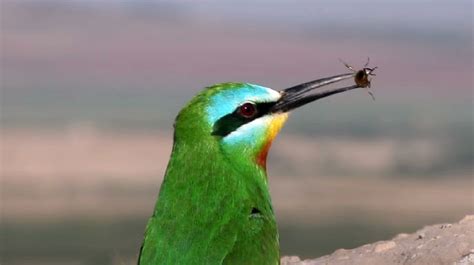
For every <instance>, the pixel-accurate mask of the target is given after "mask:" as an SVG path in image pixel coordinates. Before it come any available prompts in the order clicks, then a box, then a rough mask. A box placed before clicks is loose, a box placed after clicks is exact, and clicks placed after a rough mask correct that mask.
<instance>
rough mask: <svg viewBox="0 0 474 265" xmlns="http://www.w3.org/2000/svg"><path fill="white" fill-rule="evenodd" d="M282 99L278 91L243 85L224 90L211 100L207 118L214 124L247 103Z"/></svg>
mask: <svg viewBox="0 0 474 265" xmlns="http://www.w3.org/2000/svg"><path fill="white" fill-rule="evenodd" d="M279 98H280V93H278V92H277V91H275V90H273V89H271V88H268V87H263V86H259V85H253V84H241V85H239V86H238V87H232V88H231V89H223V90H221V91H219V92H218V93H216V94H214V95H213V96H212V97H211V98H210V101H209V102H210V103H209V106H208V107H207V117H208V120H209V122H210V124H214V123H215V122H216V121H217V120H219V119H220V118H222V117H223V116H225V115H227V114H230V113H232V112H234V111H235V109H236V108H237V107H238V106H240V105H241V104H242V103H244V102H246V101H252V102H255V103H263V102H275V101H277V100H278V99H279Z"/></svg>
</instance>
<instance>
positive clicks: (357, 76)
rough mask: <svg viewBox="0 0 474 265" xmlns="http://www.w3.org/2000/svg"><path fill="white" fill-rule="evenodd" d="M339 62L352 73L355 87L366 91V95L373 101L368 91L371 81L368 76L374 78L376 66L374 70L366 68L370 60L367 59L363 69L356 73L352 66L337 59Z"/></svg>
mask: <svg viewBox="0 0 474 265" xmlns="http://www.w3.org/2000/svg"><path fill="white" fill-rule="evenodd" d="M339 61H341V63H342V64H344V66H346V67H347V69H349V70H351V71H352V72H354V82H355V83H356V85H357V86H358V87H361V88H365V89H366V90H367V93H369V95H370V96H371V97H372V99H373V100H375V97H374V94H373V93H372V92H371V91H370V90H369V88H370V82H371V81H372V79H371V78H370V76H375V74H374V73H373V72H374V71H375V69H377V66H375V67H374V68H369V67H368V66H369V62H370V58H367V62H366V63H365V65H364V68H362V69H361V70H358V71H356V70H354V68H353V67H352V66H350V65H349V64H347V63H346V62H344V61H343V60H341V59H339Z"/></svg>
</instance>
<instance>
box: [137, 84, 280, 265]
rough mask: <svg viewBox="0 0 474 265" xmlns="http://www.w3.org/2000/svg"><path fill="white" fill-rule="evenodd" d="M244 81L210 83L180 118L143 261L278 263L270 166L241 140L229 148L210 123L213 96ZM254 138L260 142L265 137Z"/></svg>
mask: <svg viewBox="0 0 474 265" xmlns="http://www.w3.org/2000/svg"><path fill="white" fill-rule="evenodd" d="M242 86H244V84H223V85H219V86H215V87H211V88H209V89H207V90H205V91H203V92H201V93H200V94H199V95H197V96H196V97H195V98H194V99H193V100H192V101H191V102H190V103H189V104H188V105H187V106H186V107H185V108H184V109H183V110H182V111H181V112H180V114H179V115H178V117H177V119H176V123H175V135H174V145H173V151H172V154H171V158H170V161H169V164H168V168H167V170H166V174H165V177H164V181H163V183H162V186H161V189H160V194H159V198H158V201H157V203H156V206H155V210H154V212H153V215H152V217H151V218H150V220H149V221H148V225H147V228H146V232H145V239H144V242H143V246H142V249H141V251H140V257H139V261H138V264H139V265H158V264H170V265H178V264H183V265H184V264H185V265H192V264H210V265H213V264H234V265H238V264H245V265H252V264H256V265H265V264H279V259H280V255H279V243H278V230H277V226H276V222H275V217H274V213H273V209H272V206H271V199H270V195H269V190H268V183H267V176H266V172H265V169H264V168H262V167H261V166H259V165H257V164H256V163H255V160H254V159H253V158H252V159H249V157H248V156H249V155H250V154H254V153H255V150H251V152H249V153H246V152H245V151H243V152H242V150H243V149H242V146H238V145H236V146H227V147H226V148H227V149H226V150H223V147H222V142H221V141H222V137H221V136H214V135H212V129H213V128H212V124H209V123H208V122H207V120H206V111H207V108H208V106H209V105H210V104H211V102H210V99H211V98H213V97H214V96H215V95H217V94H219V93H221V92H222V91H224V90H233V89H239V88H240V87H242ZM255 141H256V145H255V146H261V144H259V143H258V141H262V139H255ZM233 148H235V150H233ZM233 151H235V152H233Z"/></svg>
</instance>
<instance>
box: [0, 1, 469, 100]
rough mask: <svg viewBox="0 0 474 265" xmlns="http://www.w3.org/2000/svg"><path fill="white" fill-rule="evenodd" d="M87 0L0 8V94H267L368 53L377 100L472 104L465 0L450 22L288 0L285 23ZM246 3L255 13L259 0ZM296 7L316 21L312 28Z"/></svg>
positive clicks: (426, 13)
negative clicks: (244, 90)
mask: <svg viewBox="0 0 474 265" xmlns="http://www.w3.org/2000/svg"><path fill="white" fill-rule="evenodd" d="M98 2H100V1H87V2H82V3H81V2H77V1H76V2H75V3H69V4H64V3H63V4H60V2H54V1H50V2H39V1H22V2H17V3H15V2H13V1H9V2H7V3H5V4H3V8H2V17H3V19H2V20H3V23H2V24H3V26H2V68H3V72H4V86H5V88H6V89H7V90H8V89H19V90H25V91H29V90H34V89H38V87H49V88H51V87H52V88H58V89H61V90H67V89H74V88H76V87H81V88H84V89H87V88H89V89H92V90H94V89H98V90H100V89H108V88H111V87H112V88H114V87H121V88H122V89H130V90H140V89H142V88H144V87H154V88H155V89H156V90H158V91H160V90H166V89H174V88H176V87H182V88H183V89H192V90H196V89H199V88H200V87H201V86H204V85H208V84H211V83H214V82H223V81H246V82H254V83H259V84H262V85H266V86H270V87H274V88H277V89H278V88H282V86H283V87H284V86H290V85H293V84H295V83H300V82H305V81H309V80H311V79H315V78H319V77H321V76H327V75H333V74H337V73H342V72H346V69H345V68H344V66H343V65H342V64H341V63H340V62H339V61H338V58H342V59H344V60H346V61H347V62H349V63H350V64H353V65H354V66H355V67H360V66H362V65H363V63H365V60H366V57H367V56H370V57H371V59H372V62H373V64H372V65H377V66H379V70H378V76H377V78H376V80H375V82H374V84H375V86H376V87H377V88H379V89H382V90H383V89H386V90H387V91H386V92H384V93H387V95H393V96H401V97H404V96H406V95H408V96H410V95H412V94H413V95H426V94H429V96H430V97H440V98H441V97H445V96H448V97H451V98H454V99H466V97H467V98H469V99H472V88H473V79H472V73H473V61H472V60H473V58H472V55H473V51H472V25H470V26H469V25H465V22H469V17H465V18H459V17H458V16H459V15H461V16H466V15H467V16H470V19H471V22H472V10H471V11H470V12H469V11H465V10H464V9H465V8H466V7H469V6H470V4H471V7H472V3H470V1H467V2H462V3H464V5H465V6H463V5H462V3H461V4H459V3H458V5H457V6H456V5H454V6H453V7H451V9H452V12H453V14H452V18H450V16H449V15H448V16H446V15H443V16H441V15H440V14H442V12H440V10H442V9H443V4H442V2H438V5H436V3H434V5H433V9H432V10H419V13H417V12H415V11H412V12H409V13H407V14H405V13H403V12H402V11H400V10H403V8H404V6H403V4H400V5H399V6H398V5H396V4H395V3H394V2H389V3H390V4H386V6H384V5H383V4H377V5H376V6H375V9H374V10H375V11H377V12H378V13H374V12H375V11H370V10H371V9H367V12H366V14H364V11H363V10H361V13H360V14H358V15H356V16H352V17H347V14H348V13H350V12H348V11H347V9H348V8H347V7H346V5H347V2H343V1H339V2H341V3H340V7H344V8H340V9H341V11H340V14H339V13H338V6H337V5H335V4H327V6H328V8H329V11H328V9H327V8H326V7H325V6H324V3H323V4H320V5H318V4H306V5H307V7H305V4H300V5H298V6H296V5H295V6H294V7H293V9H291V10H290V12H289V13H290V14H295V16H294V21H292V16H291V15H286V16H285V15H282V14H284V13H285V12H284V11H285V8H288V7H289V4H288V3H287V2H280V4H276V5H275V6H274V7H273V8H274V9H275V10H276V11H275V15H273V16H272V15H268V14H267V15H266V16H263V15H262V17H261V18H259V19H256V18H254V17H253V15H252V12H250V11H249V12H250V14H244V15H242V16H240V17H239V16H238V14H239V11H241V12H245V10H249V9H246V7H245V6H241V5H238V4H237V3H234V6H232V4H229V5H228V6H226V5H221V7H220V8H219V5H218V6H217V7H216V6H211V5H210V6H209V9H208V11H206V9H205V8H202V7H201V6H199V5H197V4H192V3H186V4H183V2H179V3H180V4H176V5H175V4H173V3H172V2H162V4H161V5H157V6H152V5H150V6H148V5H146V4H144V3H142V5H144V6H139V7H136V6H134V5H133V4H132V3H131V2H128V3H127V2H125V3H122V4H116V3H115V4H112V3H110V2H108V1H102V2H101V3H98ZM423 3H424V2H423V1H422V2H420V3H418V6H419V8H422V7H423ZM262 5H263V7H262ZM394 5H395V8H394ZM405 5H406V3H405ZM247 6H251V4H249V3H247ZM256 7H257V8H256V9H257V10H258V8H260V9H262V10H265V5H264V4H262V3H261V2H259V4H256ZM384 7H385V8H384ZM414 7H417V5H414ZM331 8H332V9H331ZM233 9H237V11H236V10H233ZM305 9H307V10H305ZM390 9H393V12H395V14H396V13H397V12H398V13H400V12H402V13H401V14H402V15H403V14H404V15H405V16H407V17H399V19H400V21H392V20H393V19H397V18H396V16H395V15H394V14H392V13H391V12H390ZM232 10H233V11H232ZM349 10H350V9H349ZM215 11H216V12H217V11H219V12H218V13H216V12H215ZM226 12H227V13H226ZM254 12H255V10H254ZM268 12H269V13H271V9H270V7H268ZM298 12H299V13H298ZM308 12H309V13H311V14H314V15H315V16H316V17H315V18H314V24H313V23H312V21H311V16H310V14H308ZM327 12H330V14H329V15H328V14H327ZM331 12H332V13H331ZM430 12H432V13H430ZM459 12H460V13H459ZM333 13H334V14H333ZM379 13H380V14H379ZM279 14H280V16H281V17H280V18H279ZM298 14H300V16H304V17H305V18H306V19H304V20H302V19H301V18H300V17H298ZM318 14H320V16H319V17H318V16H317V15H318ZM331 14H333V15H331ZM371 14H374V16H375V19H374V20H373V21H372V20H371ZM383 14H386V17H384V16H383ZM337 15H340V16H341V19H340V21H339V22H337V21H338V19H334V16H337ZM440 16H441V17H440ZM437 17H440V19H441V22H442V23H441V24H442V25H441V26H440V25H439V24H438V23H437ZM385 18H387V19H385ZM295 21H296V22H297V23H296V22H295ZM334 21H336V23H334V24H333V22H334ZM413 21H418V23H426V25H424V24H420V25H418V24H417V25H415V24H410V23H411V22H413ZM450 23H451V24H450ZM459 25H461V27H460V26H459ZM196 86H197V87H196Z"/></svg>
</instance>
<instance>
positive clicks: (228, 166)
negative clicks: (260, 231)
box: [155, 141, 271, 212]
mask: <svg viewBox="0 0 474 265" xmlns="http://www.w3.org/2000/svg"><path fill="white" fill-rule="evenodd" d="M255 192H258V193H259V194H258V196H255V194H251V193H255ZM165 197H167V198H168V199H171V198H175V199H176V200H178V201H181V202H183V205H186V204H191V205H201V206H204V205H208V204H213V203H220V201H224V200H227V199H229V200H232V201H234V202H235V203H236V204H239V202H238V201H239V200H246V198H251V197H255V198H261V200H262V201H261V203H263V204H268V203H269V202H270V201H271V199H270V195H269V192H268V183H267V177H266V172H265V170H264V169H263V168H262V167H261V166H259V165H257V164H256V163H254V162H250V160H247V159H245V158H237V159H236V157H235V156H234V157H229V156H227V155H225V153H223V151H222V149H221V147H220V146H219V145H218V144H217V143H215V142H205V141H197V142H194V143H188V142H179V141H175V143H174V145H173V151H172V155H171V158H170V161H169V164H168V168H167V171H166V174H165V179H164V181H163V184H162V187H161V189H160V195H159V199H158V202H157V204H156V208H155V212H156V211H159V209H160V208H161V211H163V208H167V207H166V205H162V203H165V202H166V199H164V198H165ZM162 199H163V200H162ZM214 206H216V207H218V205H217V204H216V205H214ZM214 206H212V205H209V206H208V207H210V208H213V207H214ZM167 210H171V211H173V210H174V209H167Z"/></svg>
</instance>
